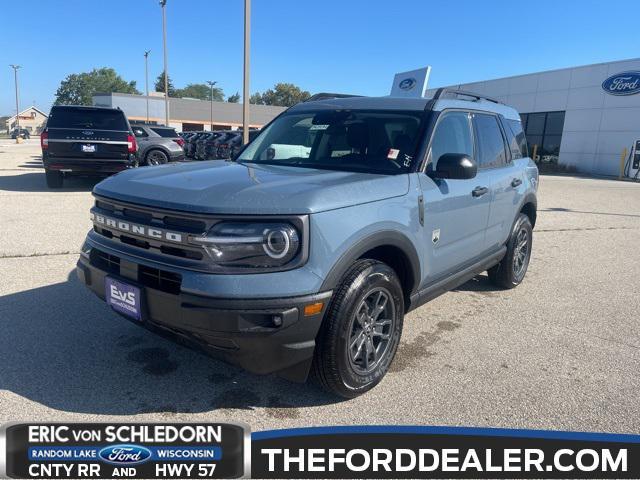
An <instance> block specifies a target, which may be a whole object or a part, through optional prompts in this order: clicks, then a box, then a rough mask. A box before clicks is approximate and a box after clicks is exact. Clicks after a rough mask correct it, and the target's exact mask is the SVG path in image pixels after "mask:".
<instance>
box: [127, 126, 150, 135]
mask: <svg viewBox="0 0 640 480" xmlns="http://www.w3.org/2000/svg"><path fill="white" fill-rule="evenodd" d="M131 130H133V134H134V135H135V136H136V137H148V135H147V132H145V131H144V129H143V128H140V127H131Z"/></svg>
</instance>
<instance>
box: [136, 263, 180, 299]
mask: <svg viewBox="0 0 640 480" xmlns="http://www.w3.org/2000/svg"><path fill="white" fill-rule="evenodd" d="M138 281H139V282H140V283H142V284H143V285H145V286H147V287H149V288H153V289H155V290H162V291H163V292H167V293H173V294H176V295H177V294H178V293H180V285H181V284H182V276H181V275H179V274H177V273H173V272H167V271H165V270H160V269H158V268H150V267H145V266H144V265H138Z"/></svg>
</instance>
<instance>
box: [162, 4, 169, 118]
mask: <svg viewBox="0 0 640 480" xmlns="http://www.w3.org/2000/svg"><path fill="white" fill-rule="evenodd" d="M160 6H161V7H162V49H163V50H164V119H165V120H164V123H165V125H166V126H167V127H168V126H169V66H168V65H167V13H166V8H165V7H166V6H167V0H160Z"/></svg>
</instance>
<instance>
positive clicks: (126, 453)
mask: <svg viewBox="0 0 640 480" xmlns="http://www.w3.org/2000/svg"><path fill="white" fill-rule="evenodd" d="M98 456H99V457H100V458H101V459H102V460H103V461H105V462H107V463H110V464H112V465H137V464H139V463H143V462H146V461H147V460H149V459H150V458H151V450H149V449H148V448H144V447H141V446H139V445H111V446H110V447H105V448H103V449H102V450H100V451H99V452H98Z"/></svg>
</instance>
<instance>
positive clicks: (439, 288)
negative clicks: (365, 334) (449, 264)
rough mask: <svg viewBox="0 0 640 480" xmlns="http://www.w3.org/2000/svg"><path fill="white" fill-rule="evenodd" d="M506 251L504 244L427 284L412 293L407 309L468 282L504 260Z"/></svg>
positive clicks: (416, 306)
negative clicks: (486, 255) (461, 268)
mask: <svg viewBox="0 0 640 480" xmlns="http://www.w3.org/2000/svg"><path fill="white" fill-rule="evenodd" d="M506 253H507V247H506V246H504V245H503V246H502V247H501V248H500V250H498V251H497V252H496V253H494V254H492V255H490V256H489V257H486V258H483V259H482V260H480V261H479V262H476V263H474V264H473V265H470V266H468V267H467V268H465V269H464V270H460V271H459V272H458V273H456V274H454V275H451V276H449V277H447V278H443V279H442V280H439V281H437V282H435V283H433V284H431V285H429V286H427V287H426V288H424V289H422V290H420V291H419V292H416V293H414V294H413V295H411V304H410V305H409V308H408V310H407V311H411V310H414V309H416V308H418V307H420V306H422V305H424V304H425V303H427V302H429V301H431V300H433V299H434V298H436V297H439V296H440V295H442V294H443V293H447V292H449V291H451V290H453V289H454V288H456V287H459V286H460V285H462V284H463V283H466V282H468V281H469V280H471V279H472V278H473V277H475V276H476V275H479V274H480V273H482V272H484V271H485V270H488V269H490V268H491V267H493V266H494V265H497V264H498V263H500V260H502V258H503V257H504V256H505V254H506Z"/></svg>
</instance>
